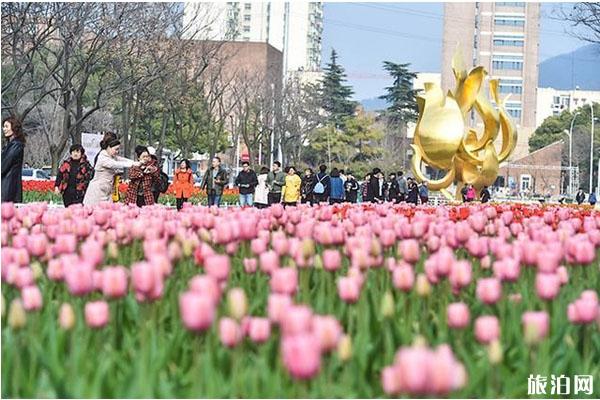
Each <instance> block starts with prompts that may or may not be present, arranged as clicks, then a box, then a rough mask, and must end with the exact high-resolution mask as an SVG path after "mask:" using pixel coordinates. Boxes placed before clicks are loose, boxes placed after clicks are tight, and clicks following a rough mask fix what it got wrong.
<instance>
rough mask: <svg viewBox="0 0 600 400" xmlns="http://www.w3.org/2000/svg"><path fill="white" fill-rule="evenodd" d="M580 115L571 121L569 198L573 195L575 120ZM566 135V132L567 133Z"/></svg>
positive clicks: (574, 116) (569, 133)
mask: <svg viewBox="0 0 600 400" xmlns="http://www.w3.org/2000/svg"><path fill="white" fill-rule="evenodd" d="M579 114H580V112H579V111H578V112H576V113H575V115H573V119H572V120H571V127H570V128H569V132H568V135H569V197H570V196H572V195H573V123H574V122H575V118H577V116H578V115H579ZM565 133H566V132H565Z"/></svg>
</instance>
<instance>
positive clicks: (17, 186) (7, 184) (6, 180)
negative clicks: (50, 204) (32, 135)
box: [2, 139, 25, 203]
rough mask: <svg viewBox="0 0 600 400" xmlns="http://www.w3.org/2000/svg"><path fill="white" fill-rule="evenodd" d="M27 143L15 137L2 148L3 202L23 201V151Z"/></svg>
mask: <svg viewBox="0 0 600 400" xmlns="http://www.w3.org/2000/svg"><path fill="white" fill-rule="evenodd" d="M24 149H25V143H23V142H21V141H20V140H16V139H13V140H11V141H9V142H8V144H7V145H6V146H4V148H3V149H2V202H5V201H8V202H13V203H21V202H23V182H22V181H21V174H22V169H23V151H24Z"/></svg>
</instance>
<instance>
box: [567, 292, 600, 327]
mask: <svg viewBox="0 0 600 400" xmlns="http://www.w3.org/2000/svg"><path fill="white" fill-rule="evenodd" d="M567 316H568V318H569V321H570V322H572V323H574V324H589V323H592V322H594V321H595V320H596V319H597V318H598V317H599V316H600V309H599V306H598V295H597V294H596V292H594V291H593V290H586V291H584V292H582V293H581V296H579V298H578V299H577V300H575V301H574V302H573V303H571V304H569V306H568V308H567Z"/></svg>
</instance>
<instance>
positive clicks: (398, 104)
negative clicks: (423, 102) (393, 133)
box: [379, 61, 418, 125]
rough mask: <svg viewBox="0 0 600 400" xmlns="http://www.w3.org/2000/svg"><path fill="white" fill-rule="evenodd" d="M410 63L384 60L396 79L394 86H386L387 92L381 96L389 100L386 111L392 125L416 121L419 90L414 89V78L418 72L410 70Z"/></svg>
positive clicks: (384, 66) (385, 65)
mask: <svg viewBox="0 0 600 400" xmlns="http://www.w3.org/2000/svg"><path fill="white" fill-rule="evenodd" d="M409 66H410V64H408V63H407V64H396V63H393V62H391V61H384V62H383V69H385V70H386V71H387V72H388V73H389V75H390V77H392V79H393V80H394V82H393V83H392V86H388V87H386V88H385V91H386V94H384V95H382V96H379V98H380V99H382V100H385V101H387V103H388V104H389V106H388V108H387V109H386V110H385V111H384V115H385V116H386V117H387V120H388V123H389V124H391V125H406V124H407V123H408V122H414V121H416V119H417V116H418V107H417V100H416V98H415V96H416V95H417V90H414V89H413V80H414V79H416V78H417V74H416V73H414V72H410V71H409V69H408V67H409Z"/></svg>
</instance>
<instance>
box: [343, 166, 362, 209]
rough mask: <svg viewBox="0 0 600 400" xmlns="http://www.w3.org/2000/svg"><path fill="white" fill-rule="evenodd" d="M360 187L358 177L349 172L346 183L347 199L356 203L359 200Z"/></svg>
mask: <svg viewBox="0 0 600 400" xmlns="http://www.w3.org/2000/svg"><path fill="white" fill-rule="evenodd" d="M359 188H360V187H359V185H358V181H357V180H356V178H355V177H354V176H353V175H352V174H351V173H348V178H347V179H346V182H345V183H344V191H345V192H346V200H347V201H348V202H349V203H356V202H357V201H358V189H359Z"/></svg>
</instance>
